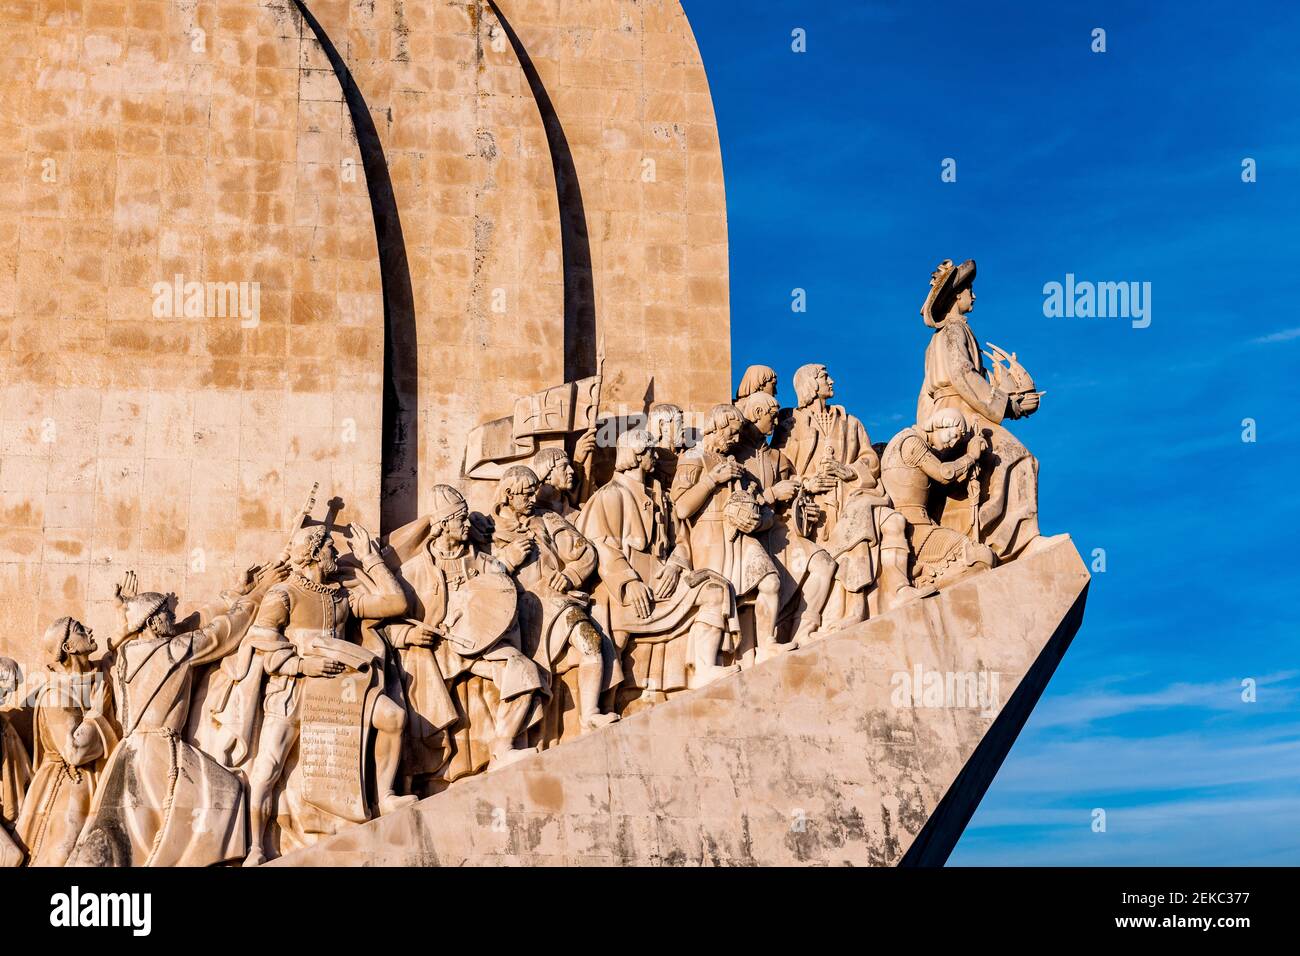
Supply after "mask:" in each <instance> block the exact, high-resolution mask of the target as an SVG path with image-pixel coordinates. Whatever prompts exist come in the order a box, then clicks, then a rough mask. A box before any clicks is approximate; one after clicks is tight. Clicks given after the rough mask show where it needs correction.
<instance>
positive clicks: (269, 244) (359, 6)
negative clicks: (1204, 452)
mask: <svg viewBox="0 0 1300 956" xmlns="http://www.w3.org/2000/svg"><path fill="white" fill-rule="evenodd" d="M6 17H7V18H8V20H9V21H10V22H7V23H6V26H7V27H8V32H7V33H6V38H5V41H4V42H3V44H0V60H2V61H3V62H2V65H3V66H4V68H5V69H6V70H7V74H8V76H9V78H10V82H9V84H7V86H6V90H5V91H4V92H0V99H2V100H3V101H4V103H5V109H3V110H0V133H2V134H3V136H0V141H3V142H5V143H6V144H8V145H7V146H6V147H5V148H6V149H7V151H8V152H7V154H6V156H5V162H3V163H0V176H3V177H4V181H3V182H0V185H3V186H4V187H5V190H4V194H5V195H6V196H7V197H10V198H8V199H7V200H6V201H5V203H4V204H3V205H0V232H3V234H5V235H7V236H8V237H9V240H8V242H7V243H6V245H5V256H4V258H3V260H0V261H2V262H3V266H4V267H3V269H0V330H3V332H4V335H3V337H0V348H2V349H3V355H4V356H5V365H4V371H5V377H4V381H5V384H4V388H5V394H4V398H5V402H4V403H3V405H2V406H0V416H2V417H3V425H4V428H3V437H4V441H3V443H0V494H2V495H3V497H0V506H2V507H3V508H4V516H5V518H6V520H5V522H4V523H3V526H2V527H0V607H2V608H3V610H4V611H5V612H6V621H7V623H8V625H9V626H8V628H7V629H6V630H5V631H4V632H3V633H0V655H3V656H0V708H4V712H0V865H9V866H18V865H23V864H27V865H33V866H63V865H67V866H174V865H182V866H212V865H236V864H241V863H242V864H244V865H259V864H263V863H265V862H268V861H275V862H280V863H283V864H299V865H311V864H318V863H328V864H344V865H358V864H361V865H364V864H374V863H398V864H416V865H428V864H463V863H507V862H509V863H527V864H542V863H565V864H581V863H617V864H637V865H639V864H733V863H742V864H780V863H819V864H824V863H864V864H872V865H893V864H900V863H901V864H912V863H915V864H933V863H941V862H943V860H944V859H945V858H946V856H947V853H948V852H949V850H951V848H952V846H953V844H954V843H955V841H956V839H957V837H958V836H959V835H960V833H961V830H962V828H963V827H964V826H965V823H966V821H967V820H968V819H969V817H970V814H971V813H972V812H973V811H974V808H975V806H976V805H977V803H978V801H979V799H980V797H981V796H982V794H983V792H984V790H985V789H986V788H987V786H988V784H989V782H990V781H991V779H992V777H993V774H994V773H995V772H996V770H997V767H998V765H999V764H1000V763H1001V761H1002V759H1003V757H1004V756H1005V755H1006V753H1007V751H1008V749H1009V748H1010V746H1011V743H1012V742H1013V741H1014V739H1015V736H1016V734H1017V732H1018V731H1019V728H1020V726H1021V725H1022V724H1023V723H1024V720H1025V718H1026V717H1027V715H1028V713H1029V710H1030V709H1031V708H1032V707H1033V705H1034V703H1035V701H1036V700H1037V698H1038V695H1039V694H1040V693H1041V692H1042V689H1043V687H1044V686H1045V684H1046V682H1047V680H1048V679H1049V678H1050V677H1051V674H1052V671H1053V670H1054V668H1055V666H1056V663H1057V661H1059V659H1060V656H1061V654H1063V653H1064V651H1065V649H1066V647H1067V646H1068V644H1069V642H1070V640H1071V638H1072V637H1073V635H1074V633H1075V631H1076V630H1077V628H1078V626H1079V623H1080V621H1081V618H1082V611H1083V602H1084V599H1085V596H1086V592H1087V584H1088V574H1087V571H1086V570H1085V569H1084V568H1083V566H1082V563H1081V562H1080V560H1079V558H1078V555H1077V553H1076V552H1075V551H1074V549H1073V547H1072V545H1071V544H1070V543H1069V541H1068V538H1066V536H1064V535H1060V536H1057V537H1054V538H1048V537H1044V536H1043V535H1042V534H1041V533H1040V532H1039V528H1038V505H1037V474H1038V462H1037V460H1036V459H1035V458H1034V457H1033V456H1032V455H1030V453H1029V452H1028V450H1027V449H1026V448H1025V447H1024V446H1023V445H1022V444H1021V443H1020V442H1019V441H1018V440H1017V439H1016V438H1015V437H1014V436H1013V434H1012V433H1011V431H1010V430H1009V429H1008V427H1007V423H1008V422H1010V421H1013V420H1015V419H1018V418H1023V417H1026V416H1028V415H1030V414H1034V413H1036V412H1037V411H1038V410H1039V408H1040V403H1041V398H1042V395H1043V394H1044V393H1043V392H1041V391H1040V390H1039V389H1038V388H1037V387H1036V386H1035V383H1034V381H1033V379H1032V378H1031V377H1030V376H1029V374H1028V372H1027V371H1026V370H1025V368H1024V366H1023V365H1021V364H1020V362H1019V360H1018V358H1017V356H1016V354H1015V353H1014V352H1006V351H1004V350H1002V349H1000V348H998V347H997V346H994V345H992V344H989V343H985V347H986V349H987V351H985V352H983V353H982V354H983V356H984V357H987V358H988V360H989V363H990V364H989V365H987V366H986V365H985V364H984V360H983V358H982V355H981V348H980V345H979V341H980V340H979V339H978V338H977V337H976V336H975V333H974V331H973V329H972V327H971V318H970V315H971V312H972V309H973V307H974V303H975V294H974V289H973V283H974V279H975V264H974V262H973V261H971V260H967V261H966V262H963V263H962V264H960V265H954V264H953V261H952V260H949V259H945V260H943V262H942V263H941V264H940V266H939V267H938V269H936V270H935V271H934V272H933V274H932V276H931V281H930V286H929V289H928V292H926V294H925V295H924V302H923V305H922V309H921V312H922V316H923V318H924V321H925V323H926V325H927V326H928V327H929V328H931V329H932V330H933V334H932V336H931V338H930V341H929V344H928V347H927V348H926V350H925V355H924V360H923V362H922V360H921V358H920V356H919V348H918V354H917V355H900V356H896V357H894V358H893V360H895V361H900V362H914V363H916V364H917V366H918V368H920V367H922V365H923V368H924V384H923V386H922V390H921V394H920V396H919V400H918V407H917V418H916V421H915V423H914V424H912V425H909V426H908V427H907V428H904V429H902V430H901V431H899V433H898V434H897V435H896V436H895V437H894V438H893V439H892V440H891V441H890V442H888V443H887V444H885V445H880V446H876V445H873V444H872V442H871V439H870V437H869V436H868V435H867V431H866V428H865V427H864V426H863V424H862V420H861V419H860V418H859V417H858V416H857V414H855V412H854V410H852V409H847V408H845V407H844V406H842V405H838V404H835V402H834V399H835V388H834V381H833V379H832V378H831V375H830V373H829V371H828V369H827V367H826V366H825V365H821V364H809V365H805V366H803V367H801V368H799V369H797V370H795V369H784V368H783V369H781V370H780V371H779V373H778V370H777V369H775V368H773V367H770V366H754V367H752V368H751V369H749V370H748V371H747V372H746V373H745V374H744V375H743V377H742V378H741V380H740V385H739V388H738V390H737V392H736V393H735V404H730V403H728V402H727V400H728V398H729V397H730V395H731V390H730V385H731V367H730V350H729V312H728V277H727V234H726V228H727V227H726V210H725V201H724V195H723V183H722V167H721V158H720V151H719V144H718V139H717V131H716V125H715V123H714V118H713V109H712V102H711V99H710V95H709V90H708V84H707V81H706V78H705V74H704V69H703V66H702V64H701V63H700V58H699V53H698V50H697V48H696V45H695V42H694V39H693V37H692V35H691V31H690V27H689V25H688V24H687V22H686V19H685V15H684V13H683V11H682V9H681V6H680V4H679V3H678V0H562V2H558V3H557V2H555V0H430V2H427V3H419V4H413V3H404V2H400V0H364V2H363V0H344V2H339V3H323V2H315V0H261V2H259V3H257V4H252V3H249V4H246V5H242V6H240V5H236V4H229V3H217V2H208V0H186V2H179V0H176V2H166V0H159V2H156V3H151V4H139V3H128V2H125V0H120V2H119V0H104V2H101V3H95V4H85V5H81V4H18V5H15V6H13V7H12V9H11V10H9V11H8V12H7V13H6ZM922 274H923V273H922ZM791 373H792V377H791V380H792V382H793V386H794V391H795V393H796V396H797V401H796V403H795V407H793V408H782V407H781V405H780V402H779V401H778V399H777V382H778V374H780V375H782V376H784V375H791ZM305 489H310V493H309V494H308V498H307V503H306V504H305V505H304V506H301V507H295V506H294V505H292V504H291V503H292V502H296V501H299V500H301V498H300V496H301V495H302V493H303V491H304V490H305ZM322 489H323V492H324V494H325V495H328V496H329V497H328V499H327V500H325V501H322V502H321V505H320V506H319V507H318V505H317V497H318V491H321V490H322ZM367 526H368V527H372V528H373V527H377V528H378V529H379V530H378V534H377V535H375V536H372V535H371V534H370V533H369V532H367V531H366V530H365V528H366V527H367ZM137 575H139V578H138V577H137ZM140 578H143V579H144V580H147V581H148V582H149V585H150V587H151V588H154V589H155V590H150V591H145V592H141V591H140V589H139V585H138V580H139V579H140ZM178 595H179V596H180V597H179V598H178ZM96 631H99V632H100V633H107V634H109V635H110V637H109V639H108V640H107V641H106V642H105V644H104V646H103V647H101V646H100V645H99V643H98V642H97V641H96V640H95V637H94V635H95V633H96ZM11 657H12V658H17V659H18V661H19V663H15V662H14V661H13V660H10V658H11ZM484 808H489V811H490V814H491V816H492V819H491V820H486V819H483V814H484V812H488V811H485V810H484ZM497 811H499V814H498V812H497Z"/></svg>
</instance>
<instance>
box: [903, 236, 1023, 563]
mask: <svg viewBox="0 0 1300 956" xmlns="http://www.w3.org/2000/svg"><path fill="white" fill-rule="evenodd" d="M974 282H975V260H973V259H967V260H966V261H965V262H963V263H961V264H960V265H956V266H955V265H953V262H952V260H951V259H945V260H944V261H943V262H941V263H939V266H938V268H937V269H936V270H935V271H934V273H933V274H932V275H931V277H930V290H929V293H928V294H927V295H926V298H925V302H924V304H923V305H922V306H921V317H922V318H923V319H924V320H925V324H926V325H928V326H929V327H930V328H932V329H934V336H933V337H932V338H931V339H930V344H929V345H928V346H926V350H925V381H924V382H923V383H922V385H921V395H920V398H919V399H918V401H917V408H916V420H917V422H921V423H924V422H928V421H929V420H930V416H931V415H933V414H934V413H935V412H936V411H938V410H939V409H943V408H955V409H959V410H960V411H961V412H962V414H963V415H964V416H965V417H966V420H967V421H968V422H969V423H970V426H971V428H972V430H973V431H975V432H977V433H979V434H981V435H983V437H984V438H985V440H986V441H987V442H988V444H989V446H990V447H989V450H988V452H986V453H985V455H984V456H983V457H982V459H981V461H980V468H979V476H978V484H976V483H972V484H971V485H970V486H969V488H968V489H962V488H952V487H949V488H948V489H947V490H946V493H945V494H944V495H943V496H942V497H941V498H939V499H938V500H936V501H935V502H934V507H933V514H934V517H935V518H936V520H938V521H939V523H940V524H941V525H942V526H943V527H945V528H952V529H954V530H956V531H960V532H961V533H962V534H965V535H968V536H969V537H970V538H971V539H972V540H974V541H978V542H980V543H982V544H987V545H988V546H989V547H990V548H991V549H992V550H993V553H994V554H995V555H997V557H998V559H999V560H1000V561H1008V560H1010V559H1012V558H1014V557H1017V556H1018V555H1020V554H1022V553H1024V551H1025V549H1026V548H1029V547H1030V546H1031V545H1032V544H1033V542H1034V541H1035V539H1037V538H1038V537H1039V532H1038V460H1037V459H1036V458H1034V456H1033V455H1031V454H1029V451H1028V449H1026V448H1025V446H1024V445H1022V444H1021V443H1020V442H1019V441H1018V440H1017V439H1016V438H1015V436H1013V435H1012V434H1011V433H1010V432H1009V431H1007V430H1006V428H1004V427H1003V426H1002V422H1003V421H1004V420H1005V419H1008V418H1025V417H1027V416H1029V415H1032V414H1033V413H1034V412H1035V411H1037V410H1038V402H1039V396H1040V395H1041V393H1040V392H1038V391H1037V390H1036V389H1035V388H1034V383H1033V380H1032V379H1031V378H1030V377H1029V375H1028V373H1027V372H1025V370H1024V368H1023V367H1022V366H1021V365H1020V363H1019V362H1018V361H1016V357H1015V354H1014V353H1012V354H1007V353H1005V352H1003V351H1002V350H1001V349H998V348H997V347H996V346H993V345H990V346H989V349H990V350H991V352H992V353H994V354H995V355H996V356H997V358H995V359H994V361H995V368H994V370H993V374H992V376H990V374H989V371H988V370H986V369H985V367H984V363H983V360H982V359H981V356H980V348H979V342H978V340H977V339H976V338H975V333H974V332H973V331H972V330H971V328H970V325H969V324H968V322H967V319H966V316H967V314H969V313H970V311H971V310H972V309H973V308H974V307H975V291H974V288H973V285H974ZM993 357H994V356H993V355H990V358H993ZM999 360H1006V361H1007V363H1008V364H1007V365H1006V366H1003V365H1002V362H1001V361H999ZM975 488H978V492H979V499H978V507H976V505H975V503H973V502H972V501H971V499H970V490H973V489H975Z"/></svg>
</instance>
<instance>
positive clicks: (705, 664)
mask: <svg viewBox="0 0 1300 956" xmlns="http://www.w3.org/2000/svg"><path fill="white" fill-rule="evenodd" d="M657 454H658V449H657V448H656V447H655V444H654V439H653V438H652V437H651V435H650V434H649V433H648V432H646V431H643V430H640V429H635V430H633V431H628V432H624V433H623V434H622V435H620V436H619V439H618V448H617V457H616V459H615V469H616V470H615V473H614V477H613V478H611V479H610V481H609V482H608V483H606V484H605V485H603V486H602V487H601V488H600V489H599V490H598V491H597V492H596V493H595V494H594V495H593V496H592V498H591V500H590V501H588V502H587V504H586V505H585V506H583V509H582V513H581V514H580V515H579V517H578V521H577V525H578V530H580V531H581V532H582V534H583V535H585V536H586V538H587V539H588V540H589V541H590V542H591V543H592V544H593V545H594V546H595V549H596V554H597V557H598V562H599V571H600V585H599V587H598V588H597V590H596V598H597V607H598V608H599V609H600V612H601V617H602V618H603V620H602V623H603V624H604V626H605V628H606V629H607V631H608V632H609V633H610V634H611V635H612V637H613V640H614V644H615V647H616V649H617V651H618V653H619V655H620V657H622V658H625V659H626V660H627V661H628V663H629V666H628V667H627V668H626V673H625V675H624V680H625V681H626V682H627V684H628V686H630V687H636V688H641V689H642V691H643V698H644V699H646V700H647V701H649V702H654V701H659V700H662V699H663V698H664V696H665V694H666V693H669V692H672V691H678V690H683V689H685V688H687V687H700V686H703V685H705V684H708V683H710V682H712V681H714V680H717V679H718V678H719V677H722V676H724V675H726V674H729V673H733V672H734V671H735V670H736V668H735V667H734V666H723V665H720V664H719V658H720V656H721V655H723V654H727V653H730V652H731V651H732V650H734V647H735V636H736V633H737V631H738V629H739V623H738V621H737V618H736V610H735V601H734V598H733V597H732V592H731V586H730V584H729V583H728V582H727V580H726V579H725V578H724V577H722V575H720V574H718V573H717V572H715V571H710V570H707V569H703V568H701V569H696V568H694V565H693V563H692V560H691V553H690V547H689V541H688V539H687V536H686V534H685V529H684V528H682V527H681V525H680V522H679V521H677V520H676V519H674V517H673V512H672V507H671V504H670V502H669V500H668V496H667V494H666V493H665V491H664V488H663V486H662V485H661V484H660V483H659V482H658V480H657V479H656V478H655V458H656V455H657ZM678 638H682V639H681V640H677V639H678Z"/></svg>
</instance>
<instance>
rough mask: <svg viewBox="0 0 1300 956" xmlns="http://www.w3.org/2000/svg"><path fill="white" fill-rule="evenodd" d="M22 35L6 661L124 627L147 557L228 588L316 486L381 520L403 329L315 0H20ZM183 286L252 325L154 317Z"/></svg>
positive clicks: (4, 43) (10, 228) (11, 280)
mask: <svg viewBox="0 0 1300 956" xmlns="http://www.w3.org/2000/svg"><path fill="white" fill-rule="evenodd" d="M0 32H2V33H3V36H2V37H0V70H3V73H4V76H5V83H4V88H3V90H0V237H3V238H0V365H2V366H3V369H4V381H3V383H0V424H2V426H3V433H2V436H0V613H2V614H3V616H4V620H5V622H6V627H5V629H4V632H3V633H0V653H4V652H8V653H11V654H13V655H14V656H16V657H19V658H20V659H22V660H24V661H34V660H35V659H36V657H37V655H36V650H35V649H36V644H37V639H38V637H39V635H40V633H41V631H42V630H43V629H44V628H45V627H46V626H47V625H48V624H49V623H50V622H51V621H53V620H55V619H56V618H58V617H59V616H61V615H64V614H70V615H72V616H74V617H77V618H78V619H80V620H84V621H85V622H86V623H88V624H90V625H92V626H93V627H94V628H96V629H98V630H101V631H102V632H103V633H107V632H108V630H109V629H110V622H111V620H112V617H111V614H112V593H113V586H114V584H115V583H116V582H117V581H118V580H119V579H120V578H121V576H122V572H123V570H124V569H126V568H128V567H131V568H135V569H136V570H137V571H139V573H140V575H141V578H142V579H143V580H145V581H147V582H148V586H149V587H156V588H160V589H163V590H168V591H175V592H176V593H178V594H181V595H184V596H185V597H186V598H190V599H192V600H194V601H195V602H196V603H199V602H202V601H204V600H207V599H208V598H209V596H211V595H215V594H216V593H217V592H218V591H219V590H220V589H221V588H222V587H224V586H226V585H227V584H228V583H229V575H230V573H231V572H232V571H233V570H234V569H235V567H236V565H238V564H239V562H240V561H246V560H248V559H250V557H252V556H256V557H252V560H254V561H256V560H265V559H266V558H268V557H270V556H273V555H274V554H275V553H276V552H277V551H279V549H280V548H282V547H283V546H284V540H285V534H286V531H287V529H288V528H289V521H290V519H291V518H292V517H293V515H294V514H295V512H296V510H297V508H298V506H299V505H300V503H301V501H302V498H303V496H304V494H305V493H306V490H307V489H308V488H309V487H310V485H311V482H312V481H316V480H319V481H321V482H322V483H323V484H324V487H326V488H329V489H330V492H331V494H337V495H339V496H340V497H341V498H342V499H344V501H345V502H346V506H347V507H346V509H345V512H344V513H343V514H342V515H341V516H340V518H341V520H344V521H346V520H349V519H351V518H356V519H357V520H359V521H366V522H369V523H370V524H371V526H372V527H373V526H375V525H376V524H377V519H378V507H379V481H380V449H381V439H380V424H381V423H380V410H381V402H380V401H379V396H380V394H381V392H382V385H383V382H382V360H383V345H384V316H383V303H382V296H381V288H380V273H379V269H378V264H377V256H376V247H375V231H374V225H373V222H372V220H371V215H370V203H369V200H368V198H367V192H366V182H365V177H364V175H361V174H360V161H361V156H360V154H359V152H358V150H357V144H356V140H355V137H354V136H353V135H352V130H351V121H350V119H349V116H348V111H347V109H346V108H345V106H344V103H343V97H342V94H341V92H340V88H339V84H338V82H337V80H336V79H335V76H334V72H333V70H332V69H331V67H330V64H329V63H328V61H327V60H326V58H325V56H324V55H323V53H322V51H321V49H320V47H319V45H317V44H316V43H315V42H314V41H313V39H312V37H311V34H310V31H307V33H306V35H305V36H304V34H303V24H302V22H301V19H300V17H299V16H298V14H297V13H296V10H295V9H294V6H293V4H292V3H291V2H288V0H274V2H264V3H251V2H249V3H230V2H209V0H196V2H146V3H134V2H133V3H126V2H104V3H93V4H81V3H18V4H9V5H7V6H6V7H5V9H4V29H3V31H0ZM352 171H355V172H356V173H357V174H356V175H350V172H352ZM178 275H179V276H182V277H183V279H182V280H181V281H182V282H183V283H190V282H195V283H220V284H222V289H223V291H225V290H226V289H228V288H229V287H226V286H224V284H225V283H231V284H234V288H235V289H236V290H238V289H239V288H240V286H241V285H242V287H243V289H244V290H245V291H246V294H247V298H246V302H247V304H248V305H249V306H250V308H249V309H248V310H247V311H248V312H249V313H250V314H249V315H247V316H245V315H242V314H238V313H237V310H235V311H232V309H231V308H230V306H231V304H232V303H231V302H230V301H226V302H225V303H224V304H225V306H226V307H225V308H221V307H220V305H219V303H218V302H217V301H216V297H215V296H214V299H213V301H211V302H209V301H208V299H207V296H206V290H205V295H204V296H203V300H202V308H201V309H194V310H190V311H187V310H185V308H184V306H185V302H182V303H180V304H179V306H180V307H179V308H177V304H176V303H168V302H166V301H165V299H164V301H163V302H162V303H161V306H162V307H156V306H158V305H159V292H158V290H157V289H156V288H155V286H156V285H157V284H162V286H161V288H162V289H163V290H164V291H165V290H166V288H167V287H168V286H170V285H171V284H172V283H174V282H175V281H176V278H175V277H176V276H178ZM254 289H256V291H257V309H256V310H255V314H252V313H254V310H253V309H252V308H251V306H252V304H253V301H252V295H253V290H254ZM184 298H186V299H188V296H185V297H184ZM196 304H197V303H196ZM233 304H234V305H236V306H237V305H238V294H236V297H235V301H234V302H233ZM169 305H170V306H171V307H170V308H167V306H169ZM195 312H197V313H198V314H194V313H195Z"/></svg>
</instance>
